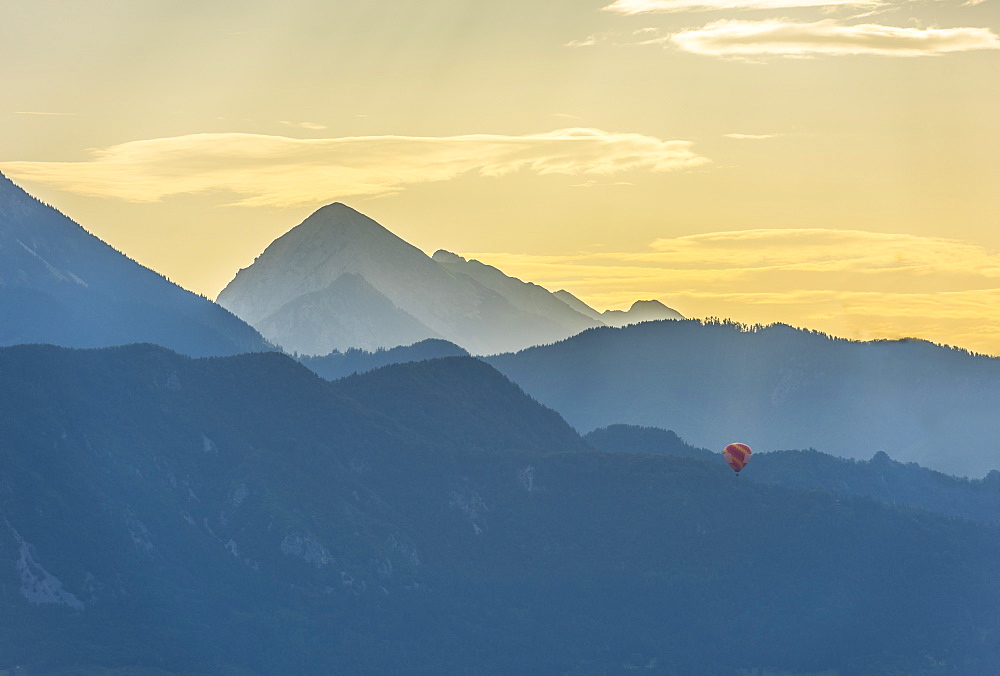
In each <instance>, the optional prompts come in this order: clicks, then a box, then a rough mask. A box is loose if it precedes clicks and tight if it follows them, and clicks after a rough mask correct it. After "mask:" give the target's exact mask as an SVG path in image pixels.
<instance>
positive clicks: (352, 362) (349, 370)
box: [298, 338, 469, 380]
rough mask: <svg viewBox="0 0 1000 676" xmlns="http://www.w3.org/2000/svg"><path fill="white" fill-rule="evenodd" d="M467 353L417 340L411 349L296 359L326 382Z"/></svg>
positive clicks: (444, 342) (450, 345)
mask: <svg viewBox="0 0 1000 676" xmlns="http://www.w3.org/2000/svg"><path fill="white" fill-rule="evenodd" d="M467 356H469V353H468V352H467V351H465V350H463V349H462V348H460V347H459V346H458V345H455V344H454V343H449V342H448V341H447V340H440V339H437V338H428V339H426V340H421V341H420V342H418V343H414V344H413V345H400V346H399V347H394V348H391V349H388V350H384V349H382V350H375V351H373V352H368V351H366V350H359V349H356V348H352V349H350V350H347V351H345V352H331V353H330V354H327V355H323V356H322V357H309V356H301V357H299V358H298V359H299V362H300V363H301V364H302V365H303V366H305V367H306V368H308V369H309V370H310V371H313V372H314V373H316V374H318V375H319V376H320V377H322V378H325V379H326V380H337V379H338V378H344V377H345V376H349V375H353V374H355V373H367V372H368V371H374V370H375V369H377V368H381V367H383V366H388V365H390V364H405V363H408V362H414V361H427V360H428V359H439V358H441V357H467Z"/></svg>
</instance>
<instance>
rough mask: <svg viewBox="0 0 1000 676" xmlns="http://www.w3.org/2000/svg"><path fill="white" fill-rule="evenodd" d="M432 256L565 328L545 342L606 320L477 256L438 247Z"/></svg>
mask: <svg viewBox="0 0 1000 676" xmlns="http://www.w3.org/2000/svg"><path fill="white" fill-rule="evenodd" d="M433 259H434V261H435V262H437V263H438V264H440V265H441V266H443V267H444V268H445V269H446V270H448V271H449V272H451V273H452V274H454V275H465V276H466V277H470V278H472V279H474V280H475V281H476V282H478V283H479V284H481V285H482V286H484V287H486V288H487V289H490V290H491V291H494V292H496V293H498V294H500V295H501V296H503V297H504V298H506V299H507V300H508V301H509V302H510V303H511V304H512V305H514V307H516V308H517V309H519V310H522V311H524V312H528V313H531V314H535V315H539V316H542V317H545V318H546V319H549V320H551V321H552V322H554V323H556V324H558V325H559V326H560V327H562V331H559V332H555V333H553V338H552V339H551V340H548V341H546V342H553V341H555V340H562V339H563V338H568V337H569V336H572V335H575V334H577V333H580V331H583V330H585V329H589V328H592V327H595V326H601V325H602V324H604V322H601V321H598V320H595V319H593V318H591V317H588V316H587V315H585V314H581V313H580V312H578V311H577V310H576V309H574V308H572V307H570V306H569V305H568V304H566V303H565V302H564V301H562V300H561V299H559V298H558V297H556V296H555V295H553V294H552V293H550V292H549V291H548V290H547V289H545V288H543V287H541V286H538V285H537V284H533V283H531V282H523V281H521V280H520V279H517V278H516V277H510V276H508V275H505V274H504V273H503V272H501V271H500V270H498V269H497V268H495V267H493V266H492V265H486V264H485V263H480V262H479V261H477V260H466V259H465V258H463V257H462V256H459V255H458V254H454V253H451V252H449V251H445V250H444V249H440V250H438V251H436V252H435V253H434V256H433Z"/></svg>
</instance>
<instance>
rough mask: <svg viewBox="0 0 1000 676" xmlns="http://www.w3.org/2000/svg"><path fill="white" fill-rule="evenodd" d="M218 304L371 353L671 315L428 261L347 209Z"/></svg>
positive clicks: (262, 325)
mask: <svg viewBox="0 0 1000 676" xmlns="http://www.w3.org/2000/svg"><path fill="white" fill-rule="evenodd" d="M218 301H219V303H220V304H221V305H223V306H225V307H226V308H228V309H230V310H231V311H232V312H233V313H235V314H236V315H238V316H239V317H241V318H242V319H244V320H245V321H247V322H248V323H250V324H251V325H253V326H254V327H256V328H257V329H258V330H259V331H260V332H261V333H262V334H263V335H264V336H266V337H267V338H268V339H269V340H271V341H273V342H274V343H276V344H278V345H281V346H282V347H283V348H284V349H285V350H287V351H289V352H297V353H300V354H305V355H324V354H328V353H330V352H333V351H338V352H344V351H346V350H348V349H351V348H361V349H365V350H368V351H371V350H376V349H378V348H390V347H394V346H398V345H406V344H409V343H413V342H416V341H419V340H422V339H425V338H441V339H445V340H448V341H450V342H453V343H455V344H457V345H460V346H461V347H463V348H464V349H466V350H468V351H470V352H472V353H474V354H495V353H499V352H507V351H511V350H518V349H521V348H524V347H528V346H531V345H543V344H547V343H552V342H555V341H558V340H562V339H563V338H567V337H569V336H571V335H574V334H576V333H579V332H580V331H582V330H584V329H587V328H590V327H594V326H600V325H604V324H612V325H615V326H618V325H622V324H629V323H634V322H638V321H649V320H652V319H664V318H677V317H680V315H679V314H678V313H676V312H675V311H673V310H671V309H670V308H667V307H666V306H664V305H663V304H662V303H660V302H659V301H639V302H637V303H636V304H635V305H633V306H632V309H630V310H629V311H628V312H622V311H609V312H606V313H603V314H601V313H597V312H596V311H594V310H593V309H592V308H588V307H587V306H586V305H584V304H583V303H582V302H581V301H579V300H577V299H575V298H573V297H572V296H571V295H570V294H568V293H566V292H560V294H552V293H550V292H549V291H547V290H546V289H544V288H542V287H540V286H538V285H537V284H532V283H530V282H524V281H522V280H520V279H517V278H515V277H510V276H508V275H506V274H504V273H503V272H501V271H500V270H498V269H496V268H495V267H492V266H489V265H485V264H483V263H480V262H479V261H476V260H466V259H465V258H463V257H461V256H459V255H457V254H453V253H450V252H448V251H444V250H439V251H438V252H436V253H435V254H434V257H433V258H431V257H428V256H427V255H426V254H424V253H423V252H422V251H420V250H419V249H417V248H416V247H414V246H412V245H410V244H408V243H407V242H405V241H404V240H402V239H400V238H399V237H397V236H396V235H394V234H393V233H391V232H389V231H388V230H387V229H385V228H384V227H382V226H381V225H379V224H378V223H376V222H375V221H374V220H372V219H370V218H368V217H367V216H364V215H363V214H360V213H358V212H357V211H355V210H354V209H351V208H350V207H348V206H345V205H343V204H340V203H339V202H338V203H335V204H331V205H328V206H325V207H323V208H321V209H319V210H318V211H316V212H315V213H314V214H312V215H311V216H309V218H307V219H306V220H305V221H303V222H302V223H301V224H299V225H298V226H296V227H294V228H292V229H291V230H290V231H288V232H287V233H285V234H284V235H282V236H281V237H279V238H278V239H276V240H275V241H274V242H272V243H271V244H270V245H269V246H268V247H267V249H265V250H264V252H263V253H262V254H261V255H260V256H258V257H257V259H256V260H255V261H254V263H253V264H252V265H250V266H249V267H247V268H244V269H243V270H240V271H239V272H238V273H237V274H236V277H235V278H234V279H233V280H232V281H231V282H230V283H229V285H228V286H226V288H225V289H223V291H222V293H220V294H219V299H218Z"/></svg>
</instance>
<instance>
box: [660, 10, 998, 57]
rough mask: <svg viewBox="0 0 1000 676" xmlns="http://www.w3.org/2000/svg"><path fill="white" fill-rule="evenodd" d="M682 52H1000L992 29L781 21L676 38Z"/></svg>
mask: <svg viewBox="0 0 1000 676" xmlns="http://www.w3.org/2000/svg"><path fill="white" fill-rule="evenodd" d="M668 40H669V41H670V42H671V43H672V44H674V45H675V46H677V47H678V48H680V49H682V50H684V51H686V52H691V53H693V54H703V55H707V56H733V57H754V56H791V57H795V56H798V57H808V56H816V55H828V56H841V55H854V54H870V55H878V56H933V55H937V54H946V53H949V52H965V51H971V50H978V49H1000V38H998V37H997V35H996V34H995V33H993V32H992V31H991V30H990V29H988V28H900V27H897V26H881V25H877V24H858V25H853V26H845V25H843V24H841V23H840V22H838V21H835V20H833V19H825V20H822V21H814V22H812V23H798V22H794V21H785V20H780V19H769V20H765V21H732V20H723V21H715V22H712V23H710V24H708V25H706V26H704V27H702V28H695V29H690V30H685V31H681V32H680V33H675V34H673V35H672V36H670V37H669V38H668Z"/></svg>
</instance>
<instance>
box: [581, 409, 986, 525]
mask: <svg viewBox="0 0 1000 676" xmlns="http://www.w3.org/2000/svg"><path fill="white" fill-rule="evenodd" d="M584 439H585V440H586V441H587V443H589V444H590V445H591V446H593V447H594V448H596V449H599V450H602V451H609V452H616V453H646V454H651V455H674V456H686V457H691V458H698V459H700V460H704V461H707V462H712V463H713V464H715V465H718V466H720V467H722V466H723V463H724V460H723V458H722V453H721V452H714V453H713V452H711V451H708V450H706V449H704V448H695V447H694V446H691V445H689V444H687V443H685V442H684V441H683V440H682V439H681V438H680V437H678V436H677V435H676V434H674V433H673V432H671V431H670V430H662V429H657V428H654V427H640V426H636V425H610V426H608V427H602V428H600V429H597V430H594V431H593V432H590V433H589V434H587V435H586V436H585V437H584ZM740 476H741V478H745V479H747V480H748V481H758V482H762V483H767V484H775V485H780V486H790V487H794V488H801V489H820V490H826V491H829V492H831V493H836V494H838V495H848V496H863V497H867V498H872V499H874V500H878V501H879V502H884V503H887V504H893V505H909V506H910V507H917V508H919V509H923V510H926V511H929V512H934V513H936V514H943V515H946V516H957V517H962V518H964V519H969V520H971V521H979V522H982V523H989V524H1000V471H998V470H992V471H991V472H990V473H989V474H988V475H987V476H986V478H984V479H964V478H958V477H954V476H950V475H948V474H943V473H941V472H935V471H934V470H930V469H927V468H925V467H921V466H919V465H917V464H916V463H906V464H903V463H900V462H896V461H894V460H892V459H891V458H890V457H889V456H888V455H887V454H886V453H884V452H882V451H879V452H878V453H876V454H875V455H874V456H873V457H872V458H871V460H868V461H864V460H850V459H845V458H838V457H836V456H832V455H829V454H826V453H820V452H819V451H815V450H812V449H810V450H804V451H772V452H769V453H760V452H758V453H754V454H753V457H752V460H751V462H750V463H749V464H748V465H747V467H746V468H744V470H743V471H742V472H740Z"/></svg>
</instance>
